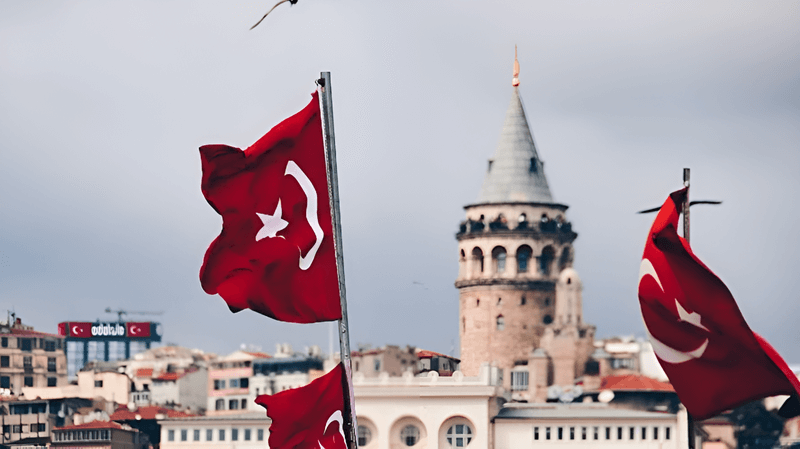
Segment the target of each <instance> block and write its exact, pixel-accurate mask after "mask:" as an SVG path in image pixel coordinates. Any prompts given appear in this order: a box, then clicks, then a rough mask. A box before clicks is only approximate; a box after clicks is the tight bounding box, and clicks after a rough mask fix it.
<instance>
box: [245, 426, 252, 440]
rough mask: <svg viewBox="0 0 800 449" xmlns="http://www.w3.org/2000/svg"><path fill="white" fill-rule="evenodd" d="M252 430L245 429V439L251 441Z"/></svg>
mask: <svg viewBox="0 0 800 449" xmlns="http://www.w3.org/2000/svg"><path fill="white" fill-rule="evenodd" d="M251 432H252V431H251V430H250V429H244V440H245V441H250V433H251Z"/></svg>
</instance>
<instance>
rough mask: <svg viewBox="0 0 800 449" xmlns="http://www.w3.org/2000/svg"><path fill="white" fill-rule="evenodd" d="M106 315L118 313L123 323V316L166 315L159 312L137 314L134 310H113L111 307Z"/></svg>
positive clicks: (119, 319)
mask: <svg viewBox="0 0 800 449" xmlns="http://www.w3.org/2000/svg"><path fill="white" fill-rule="evenodd" d="M106 313H116V314H117V320H118V321H122V315H163V314H164V312H163V311H159V312H137V311H133V310H123V309H118V310H112V309H111V307H106Z"/></svg>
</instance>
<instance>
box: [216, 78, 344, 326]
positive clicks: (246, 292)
mask: <svg viewBox="0 0 800 449" xmlns="http://www.w3.org/2000/svg"><path fill="white" fill-rule="evenodd" d="M200 157H201V160H202V166H203V179H202V184H201V187H202V191H203V195H204V196H205V198H206V200H207V201H208V203H209V204H210V205H211V207H213V208H214V210H216V211H217V212H218V213H219V214H220V215H222V232H221V233H220V235H219V236H218V237H217V238H216V239H215V240H214V241H213V242H212V243H211V246H209V248H208V250H207V251H206V254H205V258H204V260H203V266H202V268H201V269H200V283H201V285H202V287H203V290H205V292H206V293H208V294H215V293H219V295H220V296H222V298H223V299H224V300H225V301H226V302H227V303H228V307H229V308H230V309H231V311H233V312H238V311H240V310H242V309H246V308H249V309H252V310H254V311H256V312H259V313H262V314H264V315H267V316H269V317H272V318H275V319H277V320H280V321H290V322H295V323H313V322H318V321H332V320H338V319H340V318H341V317H342V310H341V306H340V304H339V281H338V275H337V271H336V255H335V250H334V243H333V233H332V228H333V226H332V223H331V210H330V203H329V196H328V180H327V174H326V171H325V165H326V164H325V153H324V147H323V142H322V123H321V120H320V110H319V100H318V98H317V93H316V92H315V93H313V94H312V99H311V102H310V103H309V104H308V106H306V107H305V108H303V110H301V111H300V112H298V113H297V114H295V115H293V116H292V117H289V118H288V119H286V120H284V121H283V122H281V123H280V124H278V125H277V126H275V127H274V128H273V129H271V130H270V131H269V132H268V133H267V134H266V135H264V136H263V137H262V138H261V139H259V140H258V141H257V142H256V143H254V144H253V145H252V146H251V147H250V148H248V149H246V150H244V151H242V150H240V149H238V148H233V147H230V146H227V145H205V146H203V147H200Z"/></svg>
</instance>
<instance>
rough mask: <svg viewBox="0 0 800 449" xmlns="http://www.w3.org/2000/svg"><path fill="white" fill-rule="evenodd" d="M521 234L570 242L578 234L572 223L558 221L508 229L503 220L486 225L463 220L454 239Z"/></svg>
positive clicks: (476, 221)
mask: <svg viewBox="0 0 800 449" xmlns="http://www.w3.org/2000/svg"><path fill="white" fill-rule="evenodd" d="M487 233H491V234H512V235H514V234H521V235H531V236H535V235H542V236H548V235H549V236H553V237H556V238H559V239H560V240H566V241H572V240H575V238H577V237H578V234H577V233H575V232H573V231H572V223H570V222H568V221H558V220H542V221H536V222H531V221H527V220H526V221H520V222H518V223H517V225H516V226H515V227H513V228H512V227H510V226H509V223H508V222H506V221H505V220H494V221H490V222H488V223H486V222H485V221H481V220H465V221H462V222H461V224H460V225H459V229H458V233H456V238H457V239H459V240H461V239H462V238H469V237H477V236H479V235H483V234H487Z"/></svg>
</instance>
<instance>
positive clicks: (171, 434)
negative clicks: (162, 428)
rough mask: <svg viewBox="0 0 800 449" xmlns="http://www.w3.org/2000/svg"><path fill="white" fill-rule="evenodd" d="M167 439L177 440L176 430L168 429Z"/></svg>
mask: <svg viewBox="0 0 800 449" xmlns="http://www.w3.org/2000/svg"><path fill="white" fill-rule="evenodd" d="M167 441H175V431H174V430H173V429H169V430H167Z"/></svg>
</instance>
